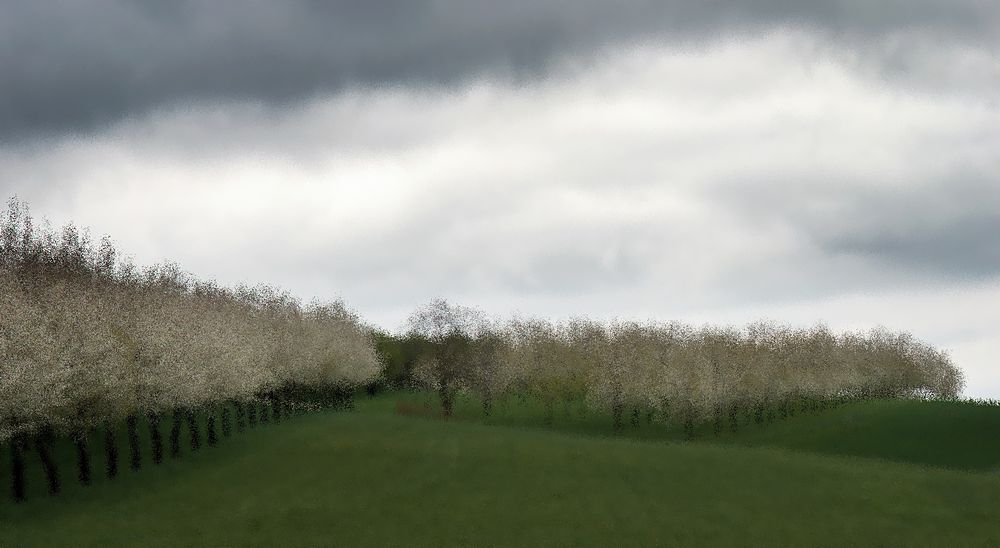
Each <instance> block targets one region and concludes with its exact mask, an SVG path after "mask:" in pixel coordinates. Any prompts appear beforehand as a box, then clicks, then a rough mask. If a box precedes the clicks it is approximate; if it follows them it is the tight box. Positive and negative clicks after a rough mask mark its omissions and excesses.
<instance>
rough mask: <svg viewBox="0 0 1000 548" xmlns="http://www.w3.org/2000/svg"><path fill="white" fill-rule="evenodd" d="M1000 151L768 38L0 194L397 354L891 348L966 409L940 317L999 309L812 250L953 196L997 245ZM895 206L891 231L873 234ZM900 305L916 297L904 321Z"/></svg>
mask: <svg viewBox="0 0 1000 548" xmlns="http://www.w3.org/2000/svg"><path fill="white" fill-rule="evenodd" d="M970 63H972V62H970ZM970 66H979V65H977V64H976V63H972V65H970ZM956 70H958V69H956ZM970 70H971V69H970ZM997 150H1000V111H998V109H997V107H996V105H995V104H992V103H989V102H988V101H987V100H979V99H970V98H969V96H967V95H963V94H950V93H947V92H935V93H926V92H924V91H917V90H913V89H909V88H905V87H898V86H894V85H890V84H888V83H885V82H881V81H879V80H878V79H873V78H872V77H871V76H870V75H867V74H866V73H865V72H864V71H859V70H858V67H857V63H856V62H855V60H854V59H852V57H851V55H850V54H849V52H845V51H842V50H839V49H837V48H836V47H834V46H831V45H830V44H827V43H824V42H822V41H818V40H816V39H815V38H810V37H808V36H806V35H803V34H798V33H793V32H779V33H772V34H770V35H763V36H758V37H755V38H748V37H744V41H741V42H735V41H731V42H717V43H713V44H708V45H706V46H704V47H699V48H686V49H676V48H674V49H671V48H668V47H664V46H660V45H656V44H652V43H650V44H645V45H643V46H639V47H636V48H634V49H631V50H628V51H609V52H608V53H607V55H606V56H605V57H604V58H603V60H602V61H601V62H600V63H599V64H597V65H584V66H574V65H572V64H565V65H563V66H562V67H561V68H560V69H558V70H556V71H555V72H554V73H553V75H552V76H551V77H550V78H548V79H545V80H537V81H533V82H527V83H521V84H517V85H515V84H512V83H510V82H505V81H499V80H480V81H474V82H470V83H468V84H467V85H465V86H463V87H461V88H456V89H450V90H445V89H430V88H427V89H410V88H403V87H397V88H388V89H386V88H358V89H354V90H350V91H348V92H345V93H342V94H338V95H335V96H321V97H316V98H315V99H314V100H312V101H310V102H307V103H303V104H301V105H299V106H298V107H296V108H292V109H283V110H274V109H272V108H269V107H264V106H261V105H259V104H253V103H213V104H194V105H187V106H186V107H184V108H177V109H174V110H162V111H158V112H155V113H152V114H150V115H148V116H145V117H142V118H136V119H131V120H127V121H125V122H121V123H119V124H118V125H116V126H114V127H113V128H110V129H109V130H107V131H106V132H103V133H99V134H95V135H93V137H92V138H90V139H86V140H81V139H63V140H58V139H56V140H50V141H47V142H45V143H41V144H39V143H36V144H32V145H21V146H16V147H8V148H6V149H3V150H0V189H2V190H5V191H11V192H14V191H16V192H18V193H19V194H20V195H21V196H22V198H25V199H27V200H29V201H30V202H31V203H32V205H33V206H34V208H35V211H36V213H37V214H43V215H46V216H49V217H51V218H52V219H53V220H54V221H56V222H57V223H62V222H65V221H68V220H74V221H76V222H77V223H78V224H80V225H84V226H90V227H92V228H93V230H94V231H95V232H97V233H99V234H100V233H109V234H111V235H112V236H113V237H114V238H115V239H116V240H117V241H118V242H119V243H120V244H121V246H122V248H123V249H124V250H126V251H128V252H131V253H133V254H134V255H135V256H136V258H137V260H138V261H139V262H140V263H151V262H154V261H157V260H160V259H172V260H176V261H177V262H179V263H180V264H181V265H182V266H183V267H184V268H186V269H189V270H191V271H193V272H195V273H197V274H199V275H202V276H206V277H214V278H217V279H219V280H220V281H222V282H224V283H229V284H232V283H238V282H242V281H248V282H257V281H268V282H273V283H276V284H279V285H281V286H283V287H286V288H288V289H290V290H292V291H293V292H295V293H296V294H298V295H300V296H302V297H305V298H309V297H312V296H319V297H333V296H336V295H338V294H339V295H342V296H343V297H345V298H346V299H347V301H348V302H349V303H350V304H352V305H353V306H355V307H357V308H358V309H359V311H360V312H361V313H362V314H363V315H364V316H366V317H367V318H370V319H372V320H374V321H377V322H379V323H382V324H384V325H387V326H390V327H394V326H395V325H397V324H398V322H399V321H400V320H402V319H403V318H404V317H405V315H406V314H407V313H408V312H409V311H410V310H411V309H412V308H413V307H414V306H416V305H418V304H420V303H423V302H425V301H426V300H428V299H429V298H431V297H433V296H437V295H443V296H447V297H449V298H453V299H456V300H459V301H463V302H466V303H468V304H472V305H479V306H482V307H484V308H486V309H488V310H491V311H494V312H497V313H509V312H511V311H513V310H521V311H522V312H525V313H531V314H541V315H547V316H557V317H558V316H567V315H571V314H585V313H586V314H591V315H594V316H598V317H611V316H621V317H639V318H647V317H657V318H661V319H669V318H673V317H679V318H695V319H698V321H702V320H704V321H713V320H715V321H729V318H740V321H744V320H750V319H754V318H755V317H759V316H760V315H768V314H774V316H775V317H776V319H785V320H787V321H790V322H796V323H811V322H813V321H816V320H827V321H828V322H830V323H831V325H833V326H835V327H836V326H844V327H852V326H855V325H859V326H860V325H874V324H877V323H891V324H892V327H894V328H899V329H910V330H913V331H914V332H915V334H917V335H919V336H921V337H923V338H925V339H927V340H928V341H930V342H932V343H934V344H940V345H944V346H947V345H953V346H954V348H953V351H954V355H955V357H956V360H957V361H958V362H959V365H961V366H963V367H965V368H966V369H967V370H968V371H969V372H970V374H969V379H970V394H974V395H987V394H992V395H998V394H1000V381H998V379H997V374H995V373H993V372H992V371H993V370H992V369H991V368H992V364H991V363H988V360H989V359H990V358H989V356H990V352H989V351H988V349H989V348H993V349H995V350H1000V348H998V347H1000V341H998V340H997V339H996V338H995V337H994V336H993V335H991V334H989V333H988V332H986V331H984V330H983V329H982V325H984V324H986V323H990V322H992V325H996V324H997V323H996V321H995V319H996V318H990V317H986V316H983V315H981V314H951V315H949V314H948V312H950V311H951V310H953V309H954V307H955V306H956V305H955V303H954V302H953V301H951V300H950V297H949V298H941V297H939V295H940V294H941V293H940V292H941V291H942V290H947V291H950V292H954V291H958V289H957V288H960V287H972V288H973V289H970V290H969V291H970V293H969V295H971V296H970V297H968V298H964V300H962V302H963V303H964V304H963V305H962V306H969V307H974V306H976V305H977V304H978V303H993V304H994V307H995V308H1000V307H996V305H997V304H1000V294H998V293H997V291H996V290H995V288H992V286H984V285H982V283H979V285H970V284H973V281H972V280H969V279H962V276H952V277H951V278H947V277H940V276H937V277H936V276H935V275H932V274H933V273H926V272H922V271H916V270H914V269H912V268H910V267H909V265H908V264H907V263H905V262H899V261H895V260H894V259H893V258H894V257H895V255H890V254H885V255H884V256H883V255H878V254H877V253H876V255H874V256H873V255H871V254H869V255H866V254H865V253H861V252H857V251H856V250H857V249H861V248H864V249H870V250H871V249H874V250H878V249H881V248H880V247H878V245H882V243H879V244H878V245H876V244H871V245H868V244H865V245H867V247H864V246H860V244H859V245H854V247H851V246H847V245H842V246H840V247H837V246H836V245H833V244H831V243H830V242H831V241H833V240H836V241H837V242H840V241H841V240H843V238H845V237H846V236H844V234H847V236H852V237H853V235H854V234H853V233H850V232H845V230H847V229H849V228H851V227H855V226H864V227H865V228H864V230H865V232H866V233H869V232H870V233H873V234H874V233H879V234H881V233H882V232H885V231H887V230H889V229H893V230H894V229H895V227H898V226H904V227H906V226H909V225H908V224H906V223H903V224H893V225H885V222H888V220H891V219H903V220H905V221H906V222H907V223H911V222H920V219H914V218H913V217H914V212H920V213H921V215H923V214H928V215H934V214H936V213H935V204H937V203H939V202H941V200H940V197H941V192H943V191H942V189H945V190H946V189H947V188H948V187H947V185H944V186H942V181H952V180H953V179H954V181H955V182H956V184H959V183H961V184H962V185H964V186H962V188H963V189H965V190H964V191H963V192H964V194H956V195H955V196H952V197H951V201H950V202H949V205H948V208H949V210H948V214H947V216H946V217H944V219H945V221H947V222H945V221H942V223H939V226H938V227H937V228H936V229H935V230H936V231H937V232H940V233H945V232H947V231H948V230H949V229H950V227H951V226H952V225H953V224H955V222H957V221H961V220H962V216H963V211H964V209H963V208H965V207H967V206H968V207H972V206H975V207H976V208H978V209H976V211H978V212H979V213H978V215H979V217H977V219H978V220H979V221H977V222H981V224H982V223H985V224H984V225H983V226H991V225H990V224H989V223H991V222H992V219H993V218H992V217H989V216H988V215H987V214H986V213H984V212H986V211H988V210H989V209H990V207H989V205H990V204H988V203H987V204H983V203H982V202H983V200H984V199H986V200H990V199H993V198H996V197H997V194H996V193H992V192H991V191H990V190H989V188H988V187H989V185H994V186H995V185H996V182H997V179H996V177H997V176H996V173H1000V171H998V170H997V168H998V167H1000V160H998V159H997V155H996V151H997ZM970 176H971V178H970ZM966 179H968V181H966ZM963 181H965V182H963ZM976 185H979V186H976ZM983 185H985V186H983ZM980 187H982V188H980ZM970 189H972V190H976V192H973V191H971V190H970ZM977 189H978V190H977ZM984 189H985V190H984ZM886 195H888V196H899V197H900V200H899V202H898V203H905V204H910V205H909V206H907V207H908V209H902V210H900V212H895V213H894V212H892V211H885V212H884V215H883V214H882V211H881V210H880V209H875V210H871V208H870V207H869V208H868V209H867V210H866V209H865V208H864V207H863V206H865V204H868V203H876V202H872V200H873V198H872V196H876V197H878V196H883V197H884V196H886ZM984 197H985V198H984ZM879 199H880V200H882V201H880V202H877V203H876V206H877V207H878V208H882V207H888V208H891V207H895V206H894V204H896V203H897V202H895V201H893V200H884V199H882V198H879ZM973 202H976V203H973ZM913 204H919V207H917V206H915V205H913ZM996 205H997V206H998V207H997V208H996V209H1000V204H996ZM949 223H951V224H949ZM976 226H979V225H976ZM880 231H881V232H880ZM897 236H898V237H899V238H904V239H905V237H906V236H907V234H905V233H904V234H901V235H897ZM837 238H840V239H839V240H838V239H837ZM852 241H853V240H852ZM921 241H923V240H921ZM927 241H934V242H939V241H940V242H943V244H942V245H950V243H951V242H953V240H950V239H948V238H946V237H943V239H942V238H938V239H933V238H931V239H928V240H927ZM879 242H882V240H879ZM940 242H939V243H940ZM890 243H892V242H890ZM852 245H853V244H852ZM979 245H985V244H982V243H980V244H979ZM889 247H891V246H889V244H885V248H886V249H888V248H889ZM907 249H909V248H907ZM977 249H978V248H977ZM982 249H986V251H989V250H988V249H987V248H982ZM924 251H926V254H927V255H928V257H927V260H928V261H930V262H931V263H933V262H934V261H935V260H939V259H937V258H936V257H939V255H938V254H940V250H938V249H931V248H927V249H926V250H923V249H922V248H921V249H920V252H921V253H923V252H924ZM940 257H944V258H943V259H940V260H949V261H950V260H952V259H953V258H954V255H947V254H943V255H940ZM993 264H994V263H992V262H990V261H986V262H984V263H983V264H982V265H979V266H980V267H981V268H983V269H986V270H984V271H986V272H990V271H989V268H992V266H993ZM997 265H1000V262H998V263H997ZM945 266H947V267H949V268H951V270H950V271H949V272H951V274H955V272H958V273H959V274H961V270H962V268H964V267H963V266H962V264H959V263H956V264H953V265H945ZM998 270H1000V267H998ZM992 272H993V275H994V276H995V275H996V274H997V270H995V271H992ZM900 285H903V286H905V287H907V288H909V289H910V290H911V292H910V293H907V294H905V296H902V297H900V296H895V295H896V293H894V292H893V291H894V288H898V287H899V286H900ZM864 291H868V292H869V295H867V296H864V295H863V294H862V292H864ZM946 294H948V295H950V294H951V293H946ZM858 295H861V296H858ZM899 310H906V311H907V313H906V314H902V313H898V311H899ZM956 329H958V330H967V331H968V334H965V335H963V334H961V333H958V332H957V331H956ZM963 361H965V362H967V363H963Z"/></svg>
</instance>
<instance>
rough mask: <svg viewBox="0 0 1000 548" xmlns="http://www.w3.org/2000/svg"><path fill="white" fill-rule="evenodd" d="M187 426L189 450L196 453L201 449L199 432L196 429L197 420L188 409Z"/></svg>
mask: <svg viewBox="0 0 1000 548" xmlns="http://www.w3.org/2000/svg"><path fill="white" fill-rule="evenodd" d="M187 425H188V435H189V441H190V443H191V450H192V451H197V450H198V449H200V448H201V431H200V430H199V429H198V419H197V417H195V414H194V410H193V409H188V412H187Z"/></svg>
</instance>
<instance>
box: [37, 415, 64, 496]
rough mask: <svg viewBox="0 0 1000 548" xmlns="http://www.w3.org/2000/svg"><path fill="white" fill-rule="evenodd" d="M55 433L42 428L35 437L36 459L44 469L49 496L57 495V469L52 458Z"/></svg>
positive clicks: (50, 429) (48, 427) (47, 428)
mask: <svg viewBox="0 0 1000 548" xmlns="http://www.w3.org/2000/svg"><path fill="white" fill-rule="evenodd" d="M54 438H55V433H54V432H53V431H52V427H51V426H46V427H44V428H42V430H41V432H39V434H38V435H37V436H35V449H36V450H37V451H38V458H39V459H40V460H41V461H42V468H44V469H45V480H46V482H47V483H48V488H49V494H50V495H58V494H59V486H60V485H59V468H58V467H57V466H56V461H55V459H53V458H52V442H53V440H54Z"/></svg>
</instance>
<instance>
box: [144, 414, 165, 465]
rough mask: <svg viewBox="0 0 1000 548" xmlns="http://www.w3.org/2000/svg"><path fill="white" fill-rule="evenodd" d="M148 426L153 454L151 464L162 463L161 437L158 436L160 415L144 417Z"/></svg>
mask: <svg viewBox="0 0 1000 548" xmlns="http://www.w3.org/2000/svg"><path fill="white" fill-rule="evenodd" d="M146 420H147V421H148V424H149V442H150V446H151V449H152V452H153V464H160V463H161V462H163V436H161V435H160V414H159V413H150V414H149V415H147V416H146Z"/></svg>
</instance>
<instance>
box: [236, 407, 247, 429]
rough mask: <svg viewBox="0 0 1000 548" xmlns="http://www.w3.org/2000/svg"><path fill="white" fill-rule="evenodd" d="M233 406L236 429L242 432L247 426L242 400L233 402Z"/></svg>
mask: <svg viewBox="0 0 1000 548" xmlns="http://www.w3.org/2000/svg"><path fill="white" fill-rule="evenodd" d="M233 406H234V407H235V408H236V431H237V432H243V431H244V430H245V429H246V427H247V422H246V420H247V416H246V413H245V412H244V408H243V402H239V401H237V402H233Z"/></svg>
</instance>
